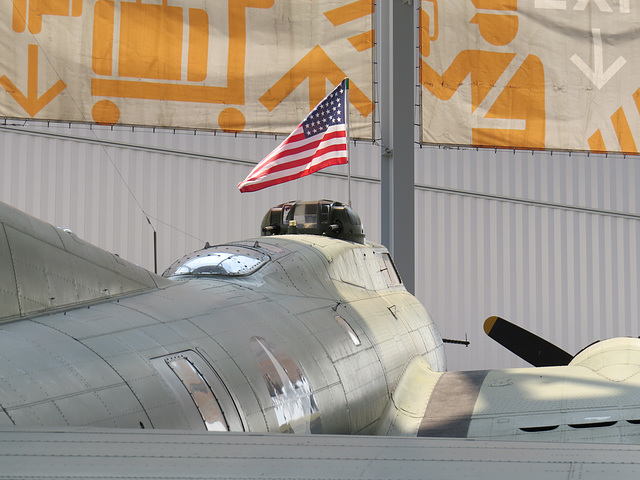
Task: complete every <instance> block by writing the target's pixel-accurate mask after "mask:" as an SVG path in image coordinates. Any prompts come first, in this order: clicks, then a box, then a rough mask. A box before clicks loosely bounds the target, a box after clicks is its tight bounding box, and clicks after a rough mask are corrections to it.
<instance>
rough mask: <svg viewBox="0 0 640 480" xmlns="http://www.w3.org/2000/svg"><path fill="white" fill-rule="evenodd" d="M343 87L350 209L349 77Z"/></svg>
mask: <svg viewBox="0 0 640 480" xmlns="http://www.w3.org/2000/svg"><path fill="white" fill-rule="evenodd" d="M345 85H346V87H347V91H346V92H345V98H346V103H347V104H346V105H345V107H344V108H345V115H346V116H347V117H346V119H345V129H346V130H347V183H348V191H349V206H350V207H351V206H352V205H351V144H350V143H349V134H350V130H351V129H350V128H349V127H350V125H349V123H350V122H351V118H350V115H349V108H350V107H349V77H347V78H346V82H345Z"/></svg>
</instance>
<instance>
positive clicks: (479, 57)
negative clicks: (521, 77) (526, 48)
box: [420, 50, 515, 112]
mask: <svg viewBox="0 0 640 480" xmlns="http://www.w3.org/2000/svg"><path fill="white" fill-rule="evenodd" d="M514 57H515V53H500V52H486V51H484V50H464V51H463V52H460V53H459V54H458V56H457V57H456V58H455V59H454V60H453V62H452V63H451V65H449V68H447V70H446V71H445V72H444V73H443V74H442V76H440V75H439V74H438V73H437V72H436V71H435V70H434V69H433V68H431V67H430V66H429V65H427V63H426V62H425V61H424V60H421V63H420V65H421V69H420V82H421V83H422V85H423V86H424V87H425V88H426V89H427V90H429V91H430V92H431V93H432V94H433V95H435V96H436V97H438V98H439V99H440V100H449V99H450V98H451V97H452V96H453V94H454V93H456V91H458V88H460V85H462V82H463V81H464V79H465V78H467V77H468V76H469V75H471V104H472V105H471V111H472V112H473V111H475V110H476V108H478V105H480V103H481V102H482V101H483V100H484V98H485V97H486V96H487V94H488V93H489V91H490V90H491V89H492V88H493V86H494V85H495V83H496V82H497V81H498V78H500V76H501V75H502V74H503V73H504V71H505V70H506V68H507V66H508V65H509V64H510V63H511V60H513V58H514Z"/></svg>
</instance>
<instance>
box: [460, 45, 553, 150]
mask: <svg viewBox="0 0 640 480" xmlns="http://www.w3.org/2000/svg"><path fill="white" fill-rule="evenodd" d="M544 96H545V92H544V67H543V65H542V61H541V60H540V59H539V58H538V57H536V56H535V55H529V56H528V57H527V58H526V59H525V61H524V62H522V65H521V66H520V68H519V69H518V71H517V72H516V73H515V75H514V76H513V77H512V78H511V80H509V83H508V84H507V86H506V87H505V88H504V90H503V91H502V93H501V94H500V96H499V97H498V99H497V100H496V101H495V102H494V104H493V106H492V107H491V109H490V110H489V111H488V112H487V115H486V117H485V118H508V119H514V120H525V121H526V123H525V128H524V130H518V129H506V128H474V129H472V135H473V144H474V145H477V146H484V147H522V148H533V149H538V150H539V149H543V148H544V145H545V143H544V142H545V132H546V117H545V101H544Z"/></svg>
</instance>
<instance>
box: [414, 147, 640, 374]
mask: <svg viewBox="0 0 640 480" xmlns="http://www.w3.org/2000/svg"><path fill="white" fill-rule="evenodd" d="M418 157H419V160H418V161H417V164H416V169H417V174H416V183H417V184H418V186H417V189H416V211H417V212H418V213H417V216H418V217H419V221H421V222H422V225H423V227H422V231H421V233H418V239H419V241H418V244H419V245H420V246H421V247H419V249H418V252H417V262H418V264H419V265H420V266H424V268H418V269H417V271H418V277H417V279H416V283H417V284H418V285H420V287H419V293H418V296H419V298H420V299H421V300H422V301H423V302H424V303H425V304H426V305H428V306H429V310H430V312H431V314H432V315H433V316H434V318H436V319H437V321H438V324H439V325H440V328H441V332H442V334H443V336H445V337H450V338H464V336H465V334H467V335H468V336H469V340H470V341H471V346H470V347H469V348H464V347H456V346H447V354H448V359H449V366H450V368H454V369H455V368H457V367H460V368H498V367H501V366H505V365H513V366H520V365H522V366H524V365H525V363H524V362H522V361H520V360H519V359H515V360H514V356H513V355H511V354H510V353H509V352H506V351H505V350H504V349H503V348H502V347H500V346H498V345H497V344H494V343H493V342H491V341H488V339H486V337H485V336H484V333H483V331H482V322H483V321H484V319H485V318H486V317H487V316H490V315H500V316H503V317H505V318H507V319H510V320H511V321H513V322H515V323H517V324H519V325H522V326H524V327H525V328H528V329H530V330H532V331H534V332H535V333H537V334H539V335H541V336H543V337H545V338H547V339H549V340H551V341H553V342H554V343H556V344H558V345H559V346H561V347H562V348H564V349H565V350H567V351H568V352H570V353H576V352H577V351H578V350H579V349H581V348H583V347H584V346H586V345H588V344H590V343H591V342H593V341H595V340H598V339H602V338H607V337H611V336H624V335H633V336H637V335H639V334H640V324H639V322H638V300H637V296H638V275H639V272H640V263H639V258H638V254H637V239H638V238H639V235H640V203H638V199H637V198H636V194H635V185H636V183H638V180H640V169H639V167H638V164H637V159H635V158H630V157H627V158H624V157H622V156H620V157H611V156H609V157H608V158H606V157H604V156H587V155H586V154H575V153H573V154H572V155H569V154H568V153H553V154H551V153H535V154H532V153H531V152H515V153H514V152H508V151H498V152H494V151H493V150H480V151H476V150H455V149H438V148H424V149H422V151H421V152H420V154H419V156H418Z"/></svg>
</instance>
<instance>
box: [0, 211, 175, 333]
mask: <svg viewBox="0 0 640 480" xmlns="http://www.w3.org/2000/svg"><path fill="white" fill-rule="evenodd" d="M168 283H170V281H169V280H167V279H164V278H162V277H160V276H158V275H154V274H153V273H151V272H149V271H147V270H145V269H144V268H142V267H139V266H137V265H134V264H132V263H130V262H127V261H125V260H123V259H121V258H120V257H118V256H117V255H113V254H111V253H109V252H107V251H105V250H102V249H100V248H98V247H95V246H93V245H91V244H89V243H86V242H84V241H83V240H81V239H80V238H78V237H77V236H76V235H74V234H73V233H71V232H69V231H65V230H61V229H59V228H55V227H53V226H52V225H50V224H48V223H46V222H43V221H41V220H38V219H37V218H35V217H32V216H31V215H28V214H26V213H24V212H21V211H19V210H17V209H15V208H13V207H11V206H9V205H7V204H4V203H0V323H4V322H7V321H11V320H14V319H17V318H23V317H26V316H29V315H32V314H38V313H43V312H47V311H50V310H58V309H62V308H67V307H71V306H74V305H78V304H84V303H90V302H96V301H98V300H102V299H108V298H112V297H115V296H118V295H123V294H128V293H134V292H141V291H145V290H150V289H154V288H158V287H160V286H162V285H167V284H168Z"/></svg>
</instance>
